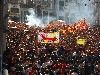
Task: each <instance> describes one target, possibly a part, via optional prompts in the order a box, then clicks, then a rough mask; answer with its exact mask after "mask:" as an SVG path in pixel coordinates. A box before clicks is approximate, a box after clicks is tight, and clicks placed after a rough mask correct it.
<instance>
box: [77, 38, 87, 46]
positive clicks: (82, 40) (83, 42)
mask: <svg viewBox="0 0 100 75" xmlns="http://www.w3.org/2000/svg"><path fill="white" fill-rule="evenodd" d="M85 42H86V39H77V44H81V45H85Z"/></svg>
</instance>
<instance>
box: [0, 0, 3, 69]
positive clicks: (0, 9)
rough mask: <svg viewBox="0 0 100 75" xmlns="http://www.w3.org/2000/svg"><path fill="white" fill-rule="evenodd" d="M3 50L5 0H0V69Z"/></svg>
mask: <svg viewBox="0 0 100 75" xmlns="http://www.w3.org/2000/svg"><path fill="white" fill-rule="evenodd" d="M2 51H3V0H0V70H1V71H2Z"/></svg>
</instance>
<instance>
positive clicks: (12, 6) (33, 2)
mask: <svg viewBox="0 0 100 75" xmlns="http://www.w3.org/2000/svg"><path fill="white" fill-rule="evenodd" d="M54 2H55V0H9V10H10V17H11V19H12V20H14V21H20V22H25V19H26V15H27V14H28V9H29V8H33V9H34V10H35V13H36V14H37V15H39V16H41V18H42V19H43V17H44V16H45V15H46V16H48V19H49V16H55V12H54V6H55V5H54ZM39 4H40V6H39Z"/></svg>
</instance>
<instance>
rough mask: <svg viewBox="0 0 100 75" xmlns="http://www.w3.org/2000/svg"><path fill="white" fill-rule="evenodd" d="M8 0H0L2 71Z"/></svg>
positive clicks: (0, 63)
mask: <svg viewBox="0 0 100 75" xmlns="http://www.w3.org/2000/svg"><path fill="white" fill-rule="evenodd" d="M8 15H9V13H8V0H0V70H1V71H2V61H3V60H2V58H3V52H4V51H6V32H7V30H8V29H7V27H8Z"/></svg>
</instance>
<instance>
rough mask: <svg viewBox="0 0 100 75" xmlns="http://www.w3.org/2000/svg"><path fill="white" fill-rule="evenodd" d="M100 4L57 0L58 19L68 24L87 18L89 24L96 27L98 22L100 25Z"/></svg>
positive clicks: (74, 0) (77, 0) (84, 0)
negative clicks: (99, 15)
mask: <svg viewBox="0 0 100 75" xmlns="http://www.w3.org/2000/svg"><path fill="white" fill-rule="evenodd" d="M95 4H96V5H95ZM99 4H100V3H99V0H56V11H55V12H56V14H57V19H59V20H64V21H66V23H67V24H69V23H75V22H77V21H78V20H79V19H83V18H84V17H85V18H87V22H88V23H90V24H94V25H95V24H96V23H97V22H98V24H100V23H99V22H100V21H99V20H100V19H99V18H98V19H97V16H96V13H98V14H99V11H98V12H97V10H99ZM97 5H98V9H97Z"/></svg>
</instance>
